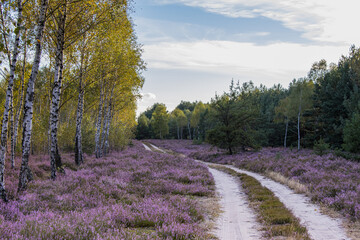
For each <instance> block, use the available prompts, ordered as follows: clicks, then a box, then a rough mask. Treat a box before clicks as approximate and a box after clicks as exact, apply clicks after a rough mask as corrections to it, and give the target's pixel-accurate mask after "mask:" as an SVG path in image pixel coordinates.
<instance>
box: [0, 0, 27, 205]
mask: <svg viewBox="0 0 360 240" xmlns="http://www.w3.org/2000/svg"><path fill="white" fill-rule="evenodd" d="M17 5H18V18H17V23H16V28H17V29H18V31H17V32H16V34H15V42H14V49H13V53H12V59H11V62H10V76H9V81H8V86H7V89H6V99H5V107H4V113H3V121H2V128H1V141H0V198H2V199H3V200H4V201H5V202H6V201H7V197H6V191H5V181H4V174H5V158H6V150H7V135H8V125H9V124H8V123H9V112H12V111H13V110H12V107H13V106H12V101H13V99H12V98H13V87H14V78H15V67H16V61H17V57H18V48H19V42H20V32H21V31H20V29H21V28H22V24H21V23H22V7H23V6H22V2H21V0H18V1H17Z"/></svg>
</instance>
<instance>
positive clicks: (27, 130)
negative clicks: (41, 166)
mask: <svg viewBox="0 0 360 240" xmlns="http://www.w3.org/2000/svg"><path fill="white" fill-rule="evenodd" d="M48 4H49V1H48V0H41V1H40V10H39V20H38V23H37V30H36V37H35V55H34V62H33V66H32V70H31V75H30V78H29V81H28V85H27V90H26V96H25V104H24V117H23V140H22V159H21V168H20V176H19V187H18V190H19V191H22V190H25V189H26V187H27V183H28V182H29V181H31V180H32V178H33V176H32V173H31V169H30V167H29V155H30V146H31V134H32V122H33V104H34V94H35V92H34V84H35V80H36V77H37V74H38V71H39V66H40V59H41V51H42V40H43V33H44V28H45V21H46V12H47V8H48Z"/></svg>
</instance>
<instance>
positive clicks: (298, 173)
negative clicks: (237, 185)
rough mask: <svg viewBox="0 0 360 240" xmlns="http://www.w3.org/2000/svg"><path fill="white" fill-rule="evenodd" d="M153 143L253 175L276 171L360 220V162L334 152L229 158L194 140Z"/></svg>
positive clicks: (275, 151)
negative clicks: (241, 169)
mask: <svg viewBox="0 0 360 240" xmlns="http://www.w3.org/2000/svg"><path fill="white" fill-rule="evenodd" d="M150 142H151V143H153V144H155V145H157V146H160V147H163V148H166V149H171V150H173V151H176V152H179V153H182V154H184V155H186V156H188V157H191V158H194V159H199V160H203V161H208V162H214V163H221V164H234V165H235V166H237V167H239V168H244V169H247V170H250V171H253V172H258V173H263V172H265V171H274V172H278V173H281V174H282V175H284V176H286V177H288V178H291V179H294V180H298V181H299V182H301V183H303V184H304V185H306V186H307V187H308V189H309V190H310V196H311V198H312V200H313V201H315V202H319V203H323V204H325V205H327V206H329V207H331V208H333V209H335V210H337V211H339V212H341V213H342V214H344V216H346V217H347V218H349V219H351V220H357V221H359V220H360V163H358V162H352V161H349V160H346V159H344V158H341V157H337V156H335V155H333V154H332V153H329V154H326V155H323V156H318V155H316V154H315V153H313V151H312V150H307V149H304V150H300V151H296V150H292V151H291V150H290V149H284V148H263V149H262V150H260V151H258V152H241V153H238V154H234V155H227V154H226V153H225V152H224V151H221V150H219V149H217V148H215V147H212V146H211V145H208V144H201V145H193V144H192V141H190V140H166V141H162V140H150Z"/></svg>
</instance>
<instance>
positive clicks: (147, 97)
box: [141, 93, 156, 102]
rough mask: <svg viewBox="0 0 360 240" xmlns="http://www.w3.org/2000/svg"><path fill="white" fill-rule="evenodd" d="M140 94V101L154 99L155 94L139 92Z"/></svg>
mask: <svg viewBox="0 0 360 240" xmlns="http://www.w3.org/2000/svg"><path fill="white" fill-rule="evenodd" d="M141 96H142V98H141V101H142V102H148V101H151V100H155V99H156V95H155V94H154V93H141Z"/></svg>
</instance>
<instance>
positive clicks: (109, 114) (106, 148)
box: [103, 99, 112, 156]
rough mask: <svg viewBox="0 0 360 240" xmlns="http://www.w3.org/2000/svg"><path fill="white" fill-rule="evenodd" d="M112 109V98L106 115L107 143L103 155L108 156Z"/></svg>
mask: <svg viewBox="0 0 360 240" xmlns="http://www.w3.org/2000/svg"><path fill="white" fill-rule="evenodd" d="M111 109H112V100H111V99H110V102H109V106H108V112H107V116H106V132H105V143H104V149H103V155H104V156H106V155H107V154H108V153H109V134H110V124H111Z"/></svg>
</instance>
